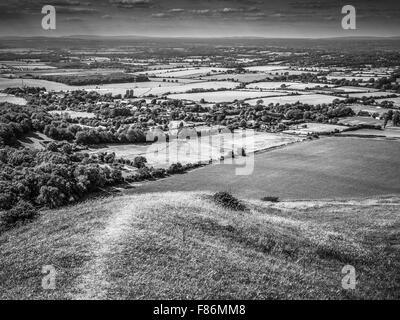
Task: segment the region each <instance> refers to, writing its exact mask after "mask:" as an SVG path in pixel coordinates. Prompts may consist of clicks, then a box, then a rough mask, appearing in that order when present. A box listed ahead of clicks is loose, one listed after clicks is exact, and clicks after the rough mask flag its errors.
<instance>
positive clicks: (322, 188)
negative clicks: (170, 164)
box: [129, 137, 400, 199]
mask: <svg viewBox="0 0 400 320" xmlns="http://www.w3.org/2000/svg"><path fill="white" fill-rule="evenodd" d="M399 165H400V141H385V140H374V139H362V138H339V137H326V138H321V139H320V140H314V141H311V142H302V143H298V144H294V145H290V146H287V147H285V148H282V149H278V150H273V151H269V152H265V153H260V154H256V156H255V164H254V172H253V174H251V175H248V176H238V175H236V174H235V169H236V168H237V167H235V166H234V165H222V164H221V165H212V166H207V167H205V168H202V169H198V170H195V171H193V172H190V173H188V174H185V175H179V176H173V177H170V178H167V179H165V180H161V181H156V182H148V183H144V184H143V185H141V186H138V187H137V188H136V189H134V190H133V191H129V192H134V193H147V192H164V191H195V190H197V191H199V190H204V191H220V190H228V191H231V192H232V193H234V194H236V195H239V196H240V197H244V198H253V199H254V198H255V199H261V198H262V197H265V196H270V195H274V196H278V197H281V198H284V199H324V198H329V199H331V198H342V197H346V198H348V197H359V196H360V197H373V196H377V195H385V194H386V195H387V194H399V193H400V171H399V170H398V167H399Z"/></svg>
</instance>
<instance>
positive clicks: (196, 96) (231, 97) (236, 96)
mask: <svg viewBox="0 0 400 320" xmlns="http://www.w3.org/2000/svg"><path fill="white" fill-rule="evenodd" d="M219 82H220V81H219ZM219 82H217V83H219ZM287 94H288V93H287V92H277V91H273V92H272V91H270V92H260V91H244V90H230V91H217V92H199V93H184V94H172V95H169V96H168V98H170V99H185V100H191V101H196V102H199V101H200V100H201V99H204V100H205V101H206V102H215V103H222V102H233V101H235V100H247V99H252V98H262V97H270V96H280V95H282V96H284V95H287ZM257 100H258V99H257ZM246 102H247V101H246Z"/></svg>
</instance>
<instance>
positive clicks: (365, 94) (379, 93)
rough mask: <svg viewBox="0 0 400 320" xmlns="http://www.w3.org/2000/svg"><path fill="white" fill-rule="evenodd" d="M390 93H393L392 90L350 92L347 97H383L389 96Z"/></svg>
mask: <svg viewBox="0 0 400 320" xmlns="http://www.w3.org/2000/svg"><path fill="white" fill-rule="evenodd" d="M391 95H393V92H382V91H376V92H362V93H350V94H349V97H352V98H362V97H385V96H391Z"/></svg>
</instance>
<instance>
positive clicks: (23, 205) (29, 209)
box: [1, 200, 37, 225]
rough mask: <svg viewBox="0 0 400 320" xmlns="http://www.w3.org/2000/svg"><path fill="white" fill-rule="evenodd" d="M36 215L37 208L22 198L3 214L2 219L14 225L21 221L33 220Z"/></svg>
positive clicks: (5, 222) (7, 223)
mask: <svg viewBox="0 0 400 320" xmlns="http://www.w3.org/2000/svg"><path fill="white" fill-rule="evenodd" d="M36 215H37V211H36V209H35V208H34V207H33V206H32V205H31V204H30V203H29V202H26V201H24V200H20V201H19V202H18V203H17V204H16V205H15V206H14V207H13V208H12V209H10V210H8V211H6V212H5V213H4V214H3V215H2V217H1V221H2V222H3V223H4V224H6V225H13V224H15V223H17V222H20V221H21V222H24V221H27V220H31V219H33V218H34V217H35V216H36Z"/></svg>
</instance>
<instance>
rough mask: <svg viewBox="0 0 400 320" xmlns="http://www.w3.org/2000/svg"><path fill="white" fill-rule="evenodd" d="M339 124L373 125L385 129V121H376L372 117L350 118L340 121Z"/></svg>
mask: <svg viewBox="0 0 400 320" xmlns="http://www.w3.org/2000/svg"><path fill="white" fill-rule="evenodd" d="M338 123H339V124H341V125H345V126H350V127H353V126H359V125H373V126H379V127H383V120H378V119H374V118H372V117H358V116H357V117H349V118H343V119H340V120H339V121H338Z"/></svg>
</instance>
